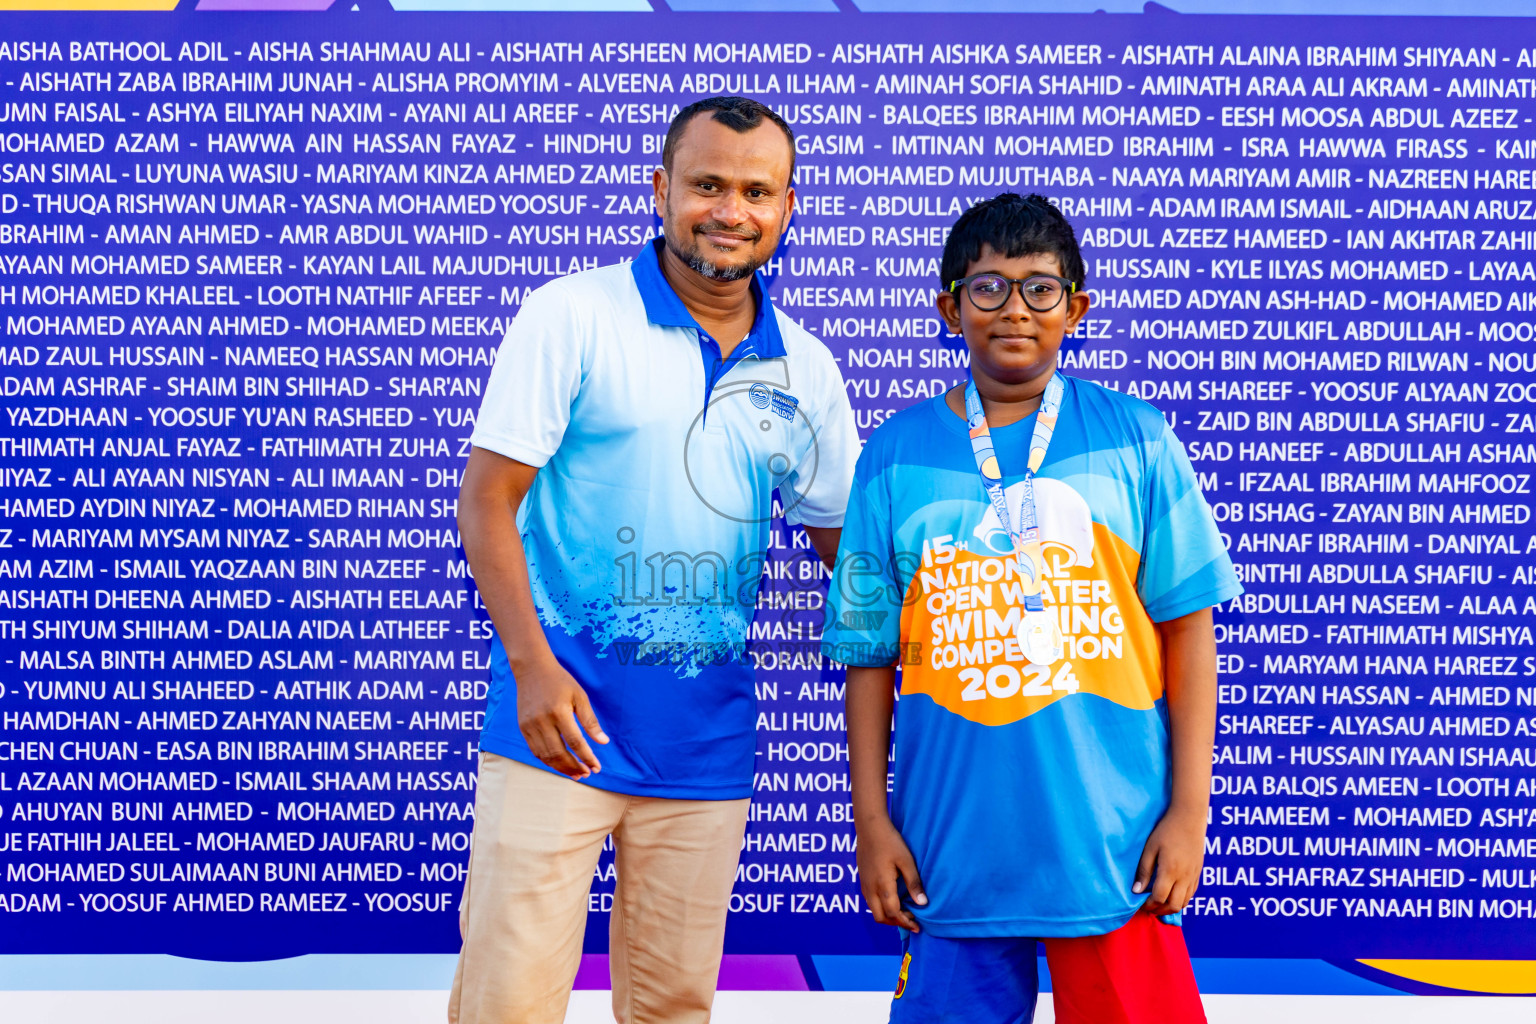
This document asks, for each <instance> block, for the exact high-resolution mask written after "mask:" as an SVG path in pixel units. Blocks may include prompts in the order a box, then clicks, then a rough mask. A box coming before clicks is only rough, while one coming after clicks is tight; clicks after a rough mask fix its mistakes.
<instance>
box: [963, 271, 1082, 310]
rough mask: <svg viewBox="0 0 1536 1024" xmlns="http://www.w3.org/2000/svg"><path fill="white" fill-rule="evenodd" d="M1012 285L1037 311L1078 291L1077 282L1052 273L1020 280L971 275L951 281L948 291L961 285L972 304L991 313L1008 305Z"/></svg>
mask: <svg viewBox="0 0 1536 1024" xmlns="http://www.w3.org/2000/svg"><path fill="white" fill-rule="evenodd" d="M1014 285H1018V286H1019V294H1020V295H1022V296H1023V297H1024V305H1026V306H1028V307H1029V308H1030V309H1032V310H1034V311H1035V312H1036V313H1049V312H1050V311H1051V310H1053V309H1055V308H1056V307H1057V306H1058V305H1060V304H1061V299H1062V296H1064V295H1071V294H1072V293H1073V292H1075V291H1077V285H1075V284H1073V283H1072V282H1071V281H1068V280H1067V279H1066V278H1064V277H1057V276H1056V275H1055V274H1033V275H1031V276H1029V277H1026V278H1024V279H1023V280H1020V279H1018V278H1014V277H1004V276H1002V275H1001V274H972V275H971V276H970V277H962V278H961V279H960V280H958V281H954V282H952V283H951V284H950V286H949V290H950V291H952V292H958V291H959V290H960V289H961V288H964V289H965V294H967V295H969V296H970V297H971V305H973V306H975V307H976V308H977V309H979V310H981V311H982V312H984V313H990V312H992V311H993V310H998V309H1002V308H1003V307H1004V306H1005V305H1007V304H1008V296H1010V295H1012V294H1013V286H1014Z"/></svg>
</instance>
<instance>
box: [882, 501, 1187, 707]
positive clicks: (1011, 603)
mask: <svg viewBox="0 0 1536 1024" xmlns="http://www.w3.org/2000/svg"><path fill="white" fill-rule="evenodd" d="M1062 489H1063V490H1070V489H1068V488H1065V486H1064V485H1062ZM1072 496H1073V497H1075V492H1072ZM1077 500H1078V501H1080V500H1081V499H1077ZM1042 504H1043V503H1042ZM1061 507H1064V506H1062V505H1058V508H1061ZM1073 511H1074V510H1073V509H1072V508H1070V507H1068V512H1069V513H1071V512H1073ZM1081 511H1082V513H1084V514H1083V515H1076V514H1067V515H1064V516H1058V517H1056V518H1058V519H1060V520H1064V523H1063V525H1061V526H1058V527H1056V528H1052V527H1051V526H1050V525H1048V518H1047V516H1046V515H1045V514H1042V516H1041V525H1042V533H1043V534H1044V538H1043V543H1042V553H1043V554H1044V558H1045V563H1046V564H1045V568H1044V580H1043V584H1044V585H1043V587H1042V596H1043V597H1044V599H1045V606H1046V609H1047V610H1048V611H1051V612H1052V613H1053V614H1055V615H1056V616H1057V617H1058V619H1057V621H1058V622H1059V623H1060V625H1061V632H1062V636H1063V638H1064V639H1065V652H1064V655H1063V657H1062V659H1061V660H1060V661H1058V662H1056V663H1055V664H1054V665H1051V666H1049V667H1043V666H1036V665H1031V664H1030V663H1029V661H1028V660H1027V659H1026V658H1025V656H1024V653H1023V651H1022V649H1021V648H1020V646H1019V643H1018V641H1017V640H1016V639H1015V630H1016V629H1017V626H1018V621H1019V617H1020V615H1021V613H1022V610H1023V593H1022V591H1021V589H1020V586H1019V575H1018V568H1017V563H1016V562H1015V561H1014V559H1013V557H1012V556H1011V555H1006V554H999V553H995V550H989V545H988V544H987V539H988V538H987V530H986V526H987V524H986V522H983V524H982V526H981V527H978V528H977V530H976V536H975V537H973V538H966V539H965V544H966V546H965V547H963V548H962V547H959V546H958V542H956V543H950V542H952V541H955V539H954V538H949V537H940V538H935V539H934V540H933V542H931V543H930V544H929V546H928V549H927V551H926V552H925V554H924V558H923V564H922V565H920V566H919V567H918V570H917V572H916V573H915V574H914V575H913V577H912V582H911V584H910V585H909V586H908V588H907V602H906V605H905V606H904V608H903V609H902V621H901V632H902V638H903V641H904V642H905V643H907V644H911V645H915V657H912V658H910V659H909V660H908V662H907V664H906V665H905V667H904V668H903V671H902V687H901V692H902V695H903V696H905V695H907V694H914V693H922V694H927V695H928V696H929V697H930V698H932V699H933V700H934V701H935V702H936V703H937V704H939V705H940V706H942V707H944V708H947V709H948V710H950V711H953V712H954V713H955V714H957V715H960V716H961V717H962V718H966V719H968V720H970V721H972V722H977V723H979V724H981V725H1008V724H1009V723H1012V722H1017V721H1019V720H1020V719H1023V718H1027V717H1029V716H1030V715H1032V714H1034V713H1035V712H1037V711H1040V710H1042V709H1044V708H1047V707H1049V706H1051V705H1052V704H1054V703H1056V702H1057V701H1058V700H1064V699H1066V698H1067V697H1070V696H1072V695H1074V694H1078V693H1093V694H1097V695H1098V696H1100V697H1103V698H1105V699H1107V700H1111V701H1114V702H1115V703H1116V704H1119V705H1121V706H1123V707H1127V708H1135V709H1139V710H1146V709H1150V708H1151V707H1152V706H1153V705H1154V703H1155V702H1156V701H1157V699H1158V698H1159V697H1161V696H1162V693H1163V683H1162V679H1163V671H1162V664H1163V661H1162V649H1161V646H1160V643H1159V640H1158V635H1157V630H1156V629H1155V628H1154V627H1153V625H1152V621H1151V620H1150V619H1149V618H1148V617H1147V613H1146V610H1145V609H1144V608H1143V607H1142V604H1141V599H1140V597H1139V596H1138V595H1137V593H1136V583H1135V581H1136V573H1137V569H1138V568H1139V566H1140V561H1141V560H1140V558H1139V556H1138V555H1137V553H1136V551H1135V550H1134V549H1132V548H1131V547H1130V546H1129V545H1127V544H1126V543H1125V542H1124V541H1122V540H1121V539H1120V538H1119V537H1117V536H1115V535H1114V534H1113V533H1111V532H1110V530H1109V529H1108V527H1106V526H1104V525H1103V524H1101V523H1096V522H1092V521H1091V520H1089V519H1087V517H1086V511H1087V509H1086V506H1084V507H1083V508H1082V510H1081ZM1044 512H1045V510H1044V509H1042V513H1044ZM1053 534H1055V535H1056V536H1054V537H1053V536H1052V535H1053ZM940 542H943V543H940Z"/></svg>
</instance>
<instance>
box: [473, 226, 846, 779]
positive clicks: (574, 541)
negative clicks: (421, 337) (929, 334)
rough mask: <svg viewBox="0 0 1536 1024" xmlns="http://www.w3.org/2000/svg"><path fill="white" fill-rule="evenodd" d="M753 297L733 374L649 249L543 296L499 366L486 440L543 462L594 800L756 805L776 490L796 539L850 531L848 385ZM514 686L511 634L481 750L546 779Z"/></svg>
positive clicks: (541, 540) (535, 548) (528, 518)
mask: <svg viewBox="0 0 1536 1024" xmlns="http://www.w3.org/2000/svg"><path fill="white" fill-rule="evenodd" d="M656 244H657V245H659V244H660V240H658V241H657V243H656ZM752 289H753V294H754V295H755V296H756V299H757V318H756V320H755V322H754V323H753V325H752V329H751V331H750V333H749V334H748V335H747V337H746V338H745V339H743V340H742V341H741V342H740V343H739V344H738V345H737V346H736V348H735V349H734V350H733V351H732V352H731V356H730V358H729V359H728V360H722V359H721V358H720V348H719V346H718V345H717V344H716V343H715V341H714V340H713V339H712V338H710V337H709V335H708V334H706V333H705V332H704V331H703V330H702V329H701V328H700V327H699V326H698V324H697V322H696V321H695V320H694V318H693V316H692V315H691V314H690V313H689V312H688V310H687V308H686V307H685V306H684V305H683V303H682V301H681V300H680V299H679V298H678V297H677V294H676V293H675V292H674V291H673V290H672V288H671V286H670V285H669V284H668V283H667V280H666V278H665V276H664V275H663V274H662V271H661V268H660V265H659V261H658V253H657V249H656V247H655V246H654V245H651V244H647V245H646V246H645V247H644V248H643V249H642V250H641V251H640V253H639V254H638V255H637V257H636V258H635V260H634V262H633V263H631V264H617V265H614V266H609V267H603V268H600V269H597V270H589V271H585V272H583V273H579V274H573V275H572V276H570V277H566V278H561V279H559V280H556V281H552V282H550V283H549V284H546V285H544V286H543V287H541V288H539V289H537V290H536V291H534V292H533V293H532V294H530V295H529V296H528V298H527V300H526V301H525V302H524V304H523V308H522V311H521V312H520V313H519V314H518V316H517V319H516V320H515V321H514V322H513V324H512V326H511V328H510V329H509V330H508V331H507V336H506V339H505V340H504V341H503V342H502V346H501V350H500V352H499V353H498V355H497V357H496V364H495V366H494V368H493V369H492V371H491V378H490V382H489V384H488V385H487V388H486V392H485V398H484V400H483V402H482V405H481V409H480V417H479V419H478V420H477V422H476V425H475V430H474V433H473V435H472V436H471V438H470V441H471V443H472V444H474V445H475V446H476V447H479V448H485V449H487V450H489V451H492V452H496V453H499V454H501V455H504V456H506V457H508V458H511V459H516V460H518V461H519V462H523V463H526V464H528V465H530V466H537V467H540V469H539V472H538V475H537V476H536V477H535V478H534V483H533V486H532V488H531V489H530V490H529V492H528V494H527V496H526V497H525V498H524V500H523V503H522V507H521V508H520V510H519V513H518V519H517V525H518V529H519V531H520V533H521V535H522V540H523V548H524V551H525V552H526V555H527V560H528V573H529V578H530V582H531V584H532V589H533V599H534V604H535V606H536V607H537V610H538V614H539V620H540V622H541V623H542V624H543V627H544V633H545V635H546V636H547V637H548V639H549V644H550V647H551V648H552V649H553V651H554V654H555V657H556V658H557V659H558V660H559V661H560V663H561V665H563V666H564V667H565V669H566V670H567V671H569V672H570V673H571V675H572V676H573V677H575V679H576V681H577V682H578V683H579V684H580V685H581V686H582V688H583V689H585V690H586V693H587V696H588V697H589V698H590V699H591V701H592V708H593V711H594V712H595V713H596V714H597V718H598V721H599V722H600V723H602V726H603V729H604V731H605V732H606V733H607V734H608V736H609V738H610V741H611V742H610V743H609V744H608V745H607V746H601V747H596V748H595V749H596V751H597V754H598V759H599V760H600V761H601V762H602V765H603V770H602V771H601V772H600V773H597V774H594V775H593V776H591V777H590V778H589V779H587V780H586V781H587V783H588V784H590V785H593V786H598V787H601V788H603V789H608V790H613V791H616V792H621V793H632V794H637V795H643V796H660V797H671V798H678V799H719V800H724V799H738V798H741V797H746V796H750V795H751V789H752V770H753V761H754V756H755V753H756V748H757V744H756V735H755V726H756V720H757V719H756V715H757V705H756V695H755V692H754V690H753V663H752V660H751V658H750V656H749V655H748V654H747V652H746V650H745V645H746V641H747V634H748V627H749V626H750V624H751V622H752V618H753V615H754V612H755V610H756V607H757V595H758V589H759V584H760V582H761V580H762V577H763V573H764V566H765V561H764V559H765V551H766V548H767V544H768V539H769V523H770V519H771V517H772V514H773V494H774V491H775V490H777V491H778V494H779V500H780V504H781V505H782V507H783V512H784V517H785V519H786V520H788V521H789V522H790V523H803V524H805V525H807V526H818V527H836V526H840V525H842V521H843V510H844V507H845V505H846V503H847V499H848V491H849V485H850V481H851V479H852V475H853V465H854V462H855V460H856V459H857V458H858V451H859V442H858V434H857V431H856V429H855V426H854V422H853V412H852V409H851V407H850V405H849V403H848V398H847V394H846V392H845V389H844V384H843V378H842V374H841V373H840V372H839V370H838V368H837V364H836V362H835V360H834V359H833V358H832V355H831V353H830V352H828V351H827V349H826V347H825V346H824V345H822V344H821V342H819V341H817V340H816V339H815V338H813V337H812V336H811V335H809V334H808V333H806V332H805V331H804V330H803V329H801V328H800V327H799V325H797V324H796V323H795V322H794V321H793V320H791V319H790V318H789V317H787V316H785V315H783V314H782V313H780V312H779V311H778V310H776V309H774V308H773V306H772V304H771V303H770V301H769V298H768V294H767V291H766V290H765V289H764V288H763V286H762V282H761V279H760V278H758V277H756V276H754V278H753V281H752ZM516 686H517V683H516V680H515V679H514V678H513V677H512V672H511V670H510V668H509V666H508V662H507V655H506V651H505V649H504V648H503V647H502V645H501V641H500V639H499V638H498V639H497V640H496V641H495V642H494V643H493V645H492V650H491V687H490V694H489V700H488V704H487V708H486V720H485V728H484V730H483V732H482V733H481V737H480V747H481V749H482V750H486V751H490V752H491V753H495V754H501V755H503V756H505V757H510V758H513V759H515V760H518V761H521V762H523V763H525V764H530V765H535V766H541V765H540V762H539V760H538V759H537V758H536V757H534V756H533V754H532V752H530V751H529V749H528V745H527V743H526V741H525V740H524V739H523V736H522V734H521V733H520V732H519V730H518V725H517V694H516Z"/></svg>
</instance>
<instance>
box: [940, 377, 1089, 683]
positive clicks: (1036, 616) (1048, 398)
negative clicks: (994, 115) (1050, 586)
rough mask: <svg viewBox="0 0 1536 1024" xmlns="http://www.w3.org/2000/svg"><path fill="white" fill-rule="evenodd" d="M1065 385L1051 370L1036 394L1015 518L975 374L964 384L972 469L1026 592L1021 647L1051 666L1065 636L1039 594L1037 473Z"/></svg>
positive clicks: (1020, 627) (1032, 661)
mask: <svg viewBox="0 0 1536 1024" xmlns="http://www.w3.org/2000/svg"><path fill="white" fill-rule="evenodd" d="M1065 392H1066V385H1064V384H1063V383H1062V381H1061V375H1060V374H1053V375H1052V377H1051V379H1050V381H1049V382H1048V383H1047V384H1046V386H1045V394H1044V395H1042V396H1041V397H1040V412H1039V415H1038V416H1037V417H1036V419H1035V432H1034V434H1033V435H1032V436H1031V437H1030V440H1029V464H1028V465H1027V466H1026V467H1025V469H1024V481H1023V484H1022V486H1021V487H1020V490H1021V491H1022V496H1021V497H1020V499H1019V514H1018V517H1017V522H1015V517H1014V516H1012V515H1010V514H1009V511H1008V499H1007V497H1006V496H1005V494H1004V492H1003V484H1002V480H1003V473H1002V469H1001V468H1000V467H999V466H998V464H997V453H996V452H995V451H993V449H992V434H991V430H990V428H989V427H988V426H987V415H986V412H985V411H984V410H983V409H982V406H981V394H980V393H979V392H978V391H977V390H976V382H975V381H974V380H972V381H967V382H966V385H965V420H966V426H967V427H968V428H969V430H970V435H971V452H972V454H974V455H975V456H976V471H977V472H978V473H980V474H981V484H982V487H984V488H985V489H986V492H987V499H988V500H989V501H990V502H991V503H992V508H993V510H994V511H995V512H996V513H997V518H998V521H999V522H1000V523H1001V524H1002V527H1003V529H1004V530H1006V531H1007V532H1008V537H1009V539H1011V540H1012V541H1013V557H1014V562H1015V564H1016V565H1017V567H1018V575H1019V586H1020V590H1021V591H1022V592H1023V595H1024V609H1023V614H1022V615H1020V616H1019V625H1018V629H1017V631H1016V635H1017V637H1018V641H1019V647H1020V648H1021V649H1022V650H1023V652H1024V657H1026V658H1028V659H1029V661H1030V664H1033V665H1041V666H1049V665H1052V664H1054V663H1055V662H1058V661H1060V660H1061V657H1062V655H1063V653H1064V652H1065V646H1066V645H1065V641H1064V640H1063V638H1062V635H1061V624H1060V623H1059V622H1058V621H1057V619H1056V615H1055V614H1054V613H1052V612H1051V611H1049V610H1047V608H1046V607H1045V601H1044V600H1043V599H1042V597H1041V590H1042V589H1043V588H1044V585H1045V580H1044V573H1043V572H1042V570H1043V569H1044V566H1045V559H1044V558H1043V557H1042V556H1041V553H1040V516H1039V512H1038V510H1037V509H1036V508H1035V474H1036V473H1037V472H1039V470H1040V467H1041V466H1042V465H1043V464H1044V463H1045V453H1046V451H1047V450H1048V449H1049V448H1050V446H1051V435H1052V434H1054V433H1055V431H1056V420H1057V417H1058V416H1059V414H1060V411H1061V399H1062V395H1063V394H1065Z"/></svg>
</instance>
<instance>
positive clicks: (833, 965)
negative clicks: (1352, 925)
mask: <svg viewBox="0 0 1536 1024" xmlns="http://www.w3.org/2000/svg"><path fill="white" fill-rule="evenodd" d="M811 959H812V960H813V961H814V962H815V964H816V973H817V974H818V975H820V977H821V985H822V988H823V989H825V990H826V991H828V992H883V991H888V990H890V989H892V988H894V987H895V984H896V975H897V973H898V972H899V971H900V969H901V957H899V956H823V955H816V956H813V957H811ZM1193 963H1194V965H1195V978H1196V980H1197V981H1198V982H1199V984H1200V991H1201V992H1204V993H1205V994H1206V995H1255V994H1258V995H1264V994H1269V995H1309V996H1400V995H1404V994H1405V993H1404V992H1402V991H1400V990H1398V989H1396V988H1392V987H1389V986H1387V985H1382V984H1378V983H1377V982H1374V981H1371V980H1369V979H1367V978H1363V977H1360V976H1359V975H1356V974H1352V973H1350V972H1349V971H1346V970H1344V969H1343V968H1341V967H1335V966H1334V965H1333V964H1330V963H1328V962H1327V961H1326V960H1300V959H1272V958H1267V957H1260V958H1251V959H1227V958H1220V957H1195V958H1194V960H1193ZM1040 991H1042V992H1049V991H1051V972H1050V969H1049V968H1048V967H1047V966H1046V962H1045V957H1043V956H1042V957H1041V958H1040Z"/></svg>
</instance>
